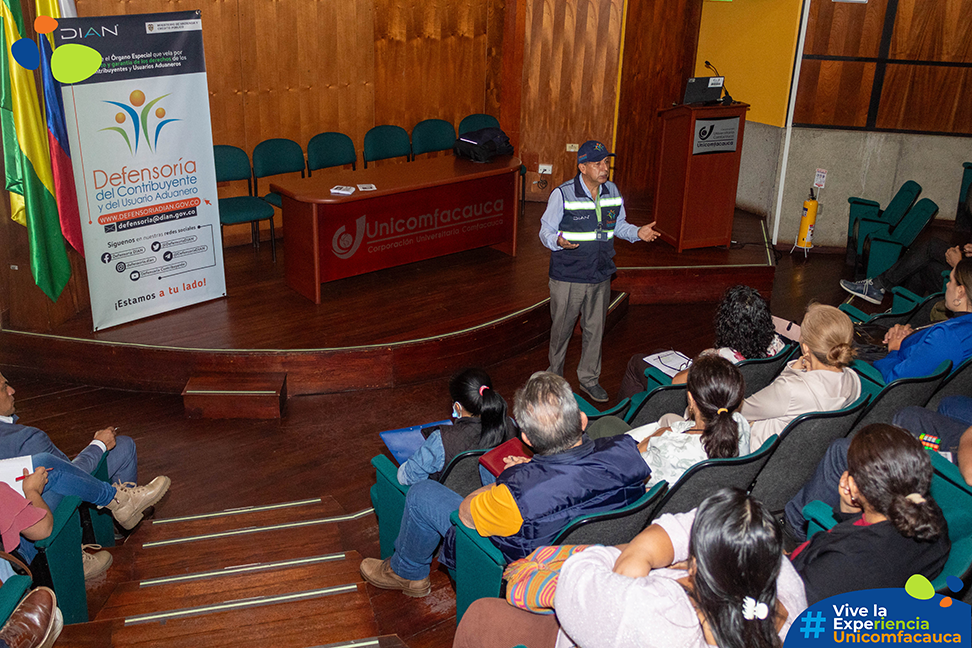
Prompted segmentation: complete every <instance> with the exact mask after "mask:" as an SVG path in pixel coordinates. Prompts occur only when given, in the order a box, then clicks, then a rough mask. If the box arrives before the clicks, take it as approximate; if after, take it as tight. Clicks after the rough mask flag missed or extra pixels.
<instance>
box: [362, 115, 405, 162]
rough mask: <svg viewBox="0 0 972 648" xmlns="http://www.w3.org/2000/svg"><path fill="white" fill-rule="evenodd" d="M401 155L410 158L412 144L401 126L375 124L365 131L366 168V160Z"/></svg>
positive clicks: (371, 160) (384, 158)
mask: <svg viewBox="0 0 972 648" xmlns="http://www.w3.org/2000/svg"><path fill="white" fill-rule="evenodd" d="M402 156H404V157H405V160H406V161H409V160H411V159H412V145H411V144H410V143H409V141H408V133H407V132H406V131H405V129H404V128H402V127H401V126H392V125H390V124H384V125H382V126H375V127H374V128H372V129H371V130H369V131H368V132H367V133H365V138H364V165H365V168H366V169H367V168H368V162H375V161H377V160H388V159H391V158H396V157H402Z"/></svg>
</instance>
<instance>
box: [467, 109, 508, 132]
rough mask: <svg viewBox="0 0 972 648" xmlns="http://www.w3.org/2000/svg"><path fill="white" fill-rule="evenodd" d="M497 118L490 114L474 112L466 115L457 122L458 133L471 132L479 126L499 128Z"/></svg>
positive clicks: (479, 127)
mask: <svg viewBox="0 0 972 648" xmlns="http://www.w3.org/2000/svg"><path fill="white" fill-rule="evenodd" d="M499 127H500V124H499V120H498V119H496V118H495V117H493V116H492V115H486V114H483V113H475V114H472V115H467V116H465V117H463V118H462V121H461V122H459V130H458V132H459V134H460V135H462V134H464V133H471V132H472V131H477V130H479V129H481V128H499Z"/></svg>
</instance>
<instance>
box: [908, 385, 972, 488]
mask: <svg viewBox="0 0 972 648" xmlns="http://www.w3.org/2000/svg"><path fill="white" fill-rule="evenodd" d="M892 423H894V424H895V425H897V426H898V427H902V428H904V429H906V430H908V431H909V432H911V433H912V434H913V435H914V436H915V437H917V438H918V440H919V441H921V443H922V445H924V446H925V447H926V448H930V449H932V450H937V451H941V452H948V453H949V454H950V455H951V458H952V463H954V464H955V465H956V466H958V469H959V472H961V473H962V477H963V478H964V479H965V481H966V483H967V484H969V485H972V427H970V426H972V398H969V397H968V396H949V397H948V398H943V399H942V402H941V403H939V404H938V412H932V411H931V410H927V409H925V408H924V407H915V406H911V407H905V408H903V409H901V410H899V411H898V413H897V414H895V415H894V419H893V420H892Z"/></svg>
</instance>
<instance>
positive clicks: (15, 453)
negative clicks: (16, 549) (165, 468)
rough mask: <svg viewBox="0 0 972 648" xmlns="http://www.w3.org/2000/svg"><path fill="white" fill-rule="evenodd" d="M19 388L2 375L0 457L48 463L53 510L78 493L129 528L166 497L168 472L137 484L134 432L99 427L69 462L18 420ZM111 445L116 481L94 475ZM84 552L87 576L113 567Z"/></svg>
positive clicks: (25, 549)
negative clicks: (123, 433)
mask: <svg viewBox="0 0 972 648" xmlns="http://www.w3.org/2000/svg"><path fill="white" fill-rule="evenodd" d="M14 393H16V392H15V391H14V388H13V387H11V386H10V383H8V382H7V380H6V378H4V377H3V375H2V374H0V459H11V458H13V457H23V456H27V455H30V456H32V457H33V462H34V466H35V468H36V467H38V466H43V467H45V468H47V469H49V470H53V471H54V472H53V474H52V475H50V476H47V475H46V472H47V471H44V472H45V478H44V480H43V481H44V484H47V481H48V478H50V479H51V483H50V488H48V489H46V490H45V489H42V490H41V492H42V493H43V494H44V499H45V501H46V502H47V506H48V507H49V508H50V509H54V508H57V505H58V503H59V502H60V501H61V497H63V496H64V495H78V496H79V497H81V499H82V500H83V501H85V502H90V503H92V504H96V505H98V506H105V507H107V508H108V509H110V510H111V511H112V516H113V517H114V518H115V520H116V521H117V522H118V523H119V525H121V526H122V528H124V529H126V530H130V529H133V528H135V526H136V525H137V524H138V523H139V522H140V521H141V520H142V516H143V513H144V512H145V510H146V509H147V508H148V507H150V506H152V505H154V504H155V503H157V502H158V501H159V500H160V499H162V497H163V496H164V495H165V493H166V491H168V490H169V485H170V483H171V482H170V480H169V478H168V477H165V476H159V477H156V478H155V479H153V480H152V481H151V482H149V483H148V484H147V485H145V486H136V485H135V479H136V478H137V474H138V467H137V464H136V461H137V459H136V454H135V442H134V441H133V440H132V439H131V438H129V437H125V436H117V437H116V436H115V430H114V428H105V429H103V430H99V431H98V432H96V433H95V438H94V440H93V441H92V442H91V443H90V444H89V445H88V446H87V447H86V448H85V449H84V450H82V451H81V453H80V454H79V455H78V456H77V457H75V459H74V461H73V462H71V461H68V458H67V456H66V455H65V454H64V453H63V452H61V451H60V450H58V449H57V447H56V446H55V445H54V444H53V443H52V442H51V440H50V438H49V437H48V436H47V435H46V434H44V433H43V432H41V431H40V430H38V429H37V428H32V427H27V426H24V425H20V424H18V423H17V417H16V416H15V414H14V412H15V411H16V407H15V403H14ZM108 450H111V452H110V453H109V454H108V458H107V460H106V464H107V468H108V474H109V476H110V477H111V478H112V480H114V481H115V485H114V486H111V485H109V484H106V483H104V482H102V481H101V480H98V479H95V478H94V477H91V475H90V473H91V472H93V471H94V470H95V469H96V468H97V467H98V463H99V462H100V461H101V455H102V454H103V453H104V452H108ZM116 455H117V456H116ZM36 472H37V471H35V473H36ZM25 481H26V480H25ZM45 537H46V536H45ZM20 550H21V553H22V554H23V557H24V558H25V559H26V560H27V561H28V562H29V561H31V560H33V558H34V556H35V555H36V549H35V548H34V545H33V543H32V542H22V543H21V546H20ZM83 553H84V557H85V558H84V560H85V567H86V575H87V576H88V577H90V576H91V575H92V574H93V573H95V572H98V570H100V571H101V572H103V571H104V570H105V569H107V568H108V564H110V559H111V555H110V554H108V553H106V552H102V553H99V554H94V555H92V554H88V553H87V552H83ZM102 554H103V555H102Z"/></svg>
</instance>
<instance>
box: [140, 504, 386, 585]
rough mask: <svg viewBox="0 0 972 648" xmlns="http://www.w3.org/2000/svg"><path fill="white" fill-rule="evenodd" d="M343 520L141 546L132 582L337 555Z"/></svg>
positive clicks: (250, 529)
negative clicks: (312, 556)
mask: <svg viewBox="0 0 972 648" xmlns="http://www.w3.org/2000/svg"><path fill="white" fill-rule="evenodd" d="M368 514H370V513H368ZM342 517H343V516H342ZM342 517H331V518H319V519H315V520H305V521H299V522H289V523H285V524H282V525H274V526H269V527H263V526H254V527H245V528H241V529H235V530H230V531H224V532H221V533H220V534H210V535H205V536H191V537H188V538H180V539H173V540H169V541H162V542H161V543H143V544H142V545H141V546H140V547H139V548H138V549H137V557H136V561H135V570H134V573H135V580H145V579H148V578H161V577H164V576H176V575H180V574H191V573H195V572H201V571H210V570H216V569H223V568H225V567H233V566H237V565H250V564H254V563H263V562H277V561H281V560H287V559H290V558H294V557H302V556H309V555H320V554H326V553H338V552H340V551H342V550H343V547H342V542H341V530H340V527H339V524H340V522H339V520H340V519H342ZM183 540H185V541H183Z"/></svg>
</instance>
